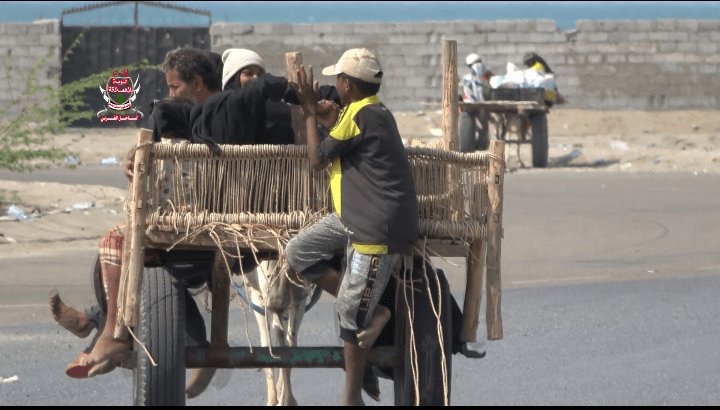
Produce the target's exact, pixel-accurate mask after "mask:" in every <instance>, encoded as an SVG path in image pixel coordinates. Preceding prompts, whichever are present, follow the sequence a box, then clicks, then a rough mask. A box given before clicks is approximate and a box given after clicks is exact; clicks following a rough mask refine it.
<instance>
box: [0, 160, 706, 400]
mask: <svg viewBox="0 0 720 410" xmlns="http://www.w3.org/2000/svg"><path fill="white" fill-rule="evenodd" d="M536 171H537V170H536ZM536 171H533V172H524V173H523V172H520V173H513V174H508V175H507V176H506V180H505V181H506V191H505V219H504V223H505V238H504V240H503V245H502V246H503V248H502V252H503V253H502V269H503V272H502V275H503V286H504V292H503V300H502V312H503V322H504V339H503V340H501V341H496V342H488V344H487V346H486V348H487V352H488V355H487V357H486V358H485V359H481V360H470V359H466V358H463V357H459V356H455V357H454V361H453V371H452V403H453V404H454V405H623V404H627V405H712V404H718V403H720V389H718V386H720V350H719V349H717V340H720V326H718V324H717V318H718V317H720V304H719V303H718V302H717V295H718V294H719V292H720V252H717V250H718V249H719V248H720V233H718V226H720V191H718V188H717V187H718V186H720V175H698V176H694V175H692V174H686V173H672V174H624V173H608V172H582V171H580V172H568V171H553V170H547V172H545V171H542V172H536ZM121 183H123V182H121ZM92 255H93V250H92V249H77V250H70V251H63V252H61V253H60V252H59V253H58V254H55V255H49V256H48V257H45V258H41V259H30V258H16V259H12V260H3V264H2V265H0V280H2V284H3V286H2V287H0V377H10V376H13V375H17V376H18V377H19V380H18V381H17V382H14V383H0V404H4V405H91V404H114V405H127V404H131V396H132V376H131V373H130V372H129V371H125V370H123V371H116V372H113V373H112V374H109V375H106V376H102V377H98V378H95V379H92V380H80V381H77V380H72V379H69V378H67V377H65V376H64V374H63V368H64V366H65V364H67V363H68V362H69V361H71V360H72V359H73V358H74V357H75V355H76V354H77V353H78V352H79V351H80V350H81V349H82V348H83V347H84V342H85V341H82V340H79V339H77V338H74V337H73V336H71V335H69V334H67V333H66V332H64V331H60V329H59V328H58V327H57V325H55V324H54V323H53V322H52V321H51V319H50V318H49V315H48V313H47V308H46V306H45V299H46V295H47V290H48V289H49V288H50V287H52V286H57V287H58V288H59V289H60V290H61V292H63V294H65V295H67V297H68V299H70V300H72V301H74V302H75V303H78V304H81V303H83V302H86V301H88V300H89V295H90V283H89V276H88V272H89V269H90V261H91V259H92ZM436 263H437V264H438V265H439V266H440V267H442V268H443V269H445V270H446V271H447V273H448V275H449V277H450V280H451V283H452V286H453V290H454V293H455V294H456V296H459V295H461V293H460V292H459V289H461V283H462V278H461V270H462V265H461V266H455V265H456V264H458V263H462V260H456V259H450V260H447V261H440V260H437V261H436ZM240 306H241V305H240V304H239V302H237V301H235V302H233V309H232V311H231V323H232V324H233V326H232V328H231V334H230V338H231V343H233V342H234V343H237V344H246V330H245V329H248V332H247V333H248V334H249V337H250V338H251V340H252V341H253V343H257V336H256V332H255V329H254V325H253V324H252V321H250V326H249V327H246V326H245V321H244V320H245V319H244V316H243V313H242V312H243V311H242V309H241V307H240ZM331 311H332V305H331V301H330V300H327V299H323V300H322V301H321V302H320V303H319V304H318V305H317V307H315V308H313V310H311V311H310V312H308V315H307V316H306V317H307V318H306V320H305V322H304V324H303V328H302V329H301V332H300V343H301V344H304V345H335V344H337V343H338V342H337V338H336V335H335V332H334V330H333V327H334V325H333V322H332V319H331V318H332V315H331ZM248 320H249V319H248ZM293 375H294V376H293V383H294V385H293V386H294V391H295V393H296V396H297V398H298V400H299V402H300V403H301V404H303V405H327V404H334V403H337V402H338V399H339V392H340V391H341V389H342V380H343V376H342V371H341V370H338V369H296V370H295V371H294V372H293ZM381 389H382V392H383V393H382V401H381V404H385V405H391V404H392V403H393V399H392V384H391V383H390V382H389V381H385V380H383V381H382V382H381ZM263 397H264V384H263V381H262V375H261V373H259V372H258V371H256V370H233V371H229V370H223V371H221V372H220V374H219V376H218V377H217V379H216V381H215V382H214V384H213V385H211V387H210V388H209V391H208V392H207V393H206V394H205V395H203V396H201V397H200V398H198V399H196V400H193V401H190V402H189V404H191V405H194V404H205V405H212V404H224V405H262V404H263V403H264V400H263ZM368 400H369V399H368ZM368 404H375V403H370V402H368Z"/></svg>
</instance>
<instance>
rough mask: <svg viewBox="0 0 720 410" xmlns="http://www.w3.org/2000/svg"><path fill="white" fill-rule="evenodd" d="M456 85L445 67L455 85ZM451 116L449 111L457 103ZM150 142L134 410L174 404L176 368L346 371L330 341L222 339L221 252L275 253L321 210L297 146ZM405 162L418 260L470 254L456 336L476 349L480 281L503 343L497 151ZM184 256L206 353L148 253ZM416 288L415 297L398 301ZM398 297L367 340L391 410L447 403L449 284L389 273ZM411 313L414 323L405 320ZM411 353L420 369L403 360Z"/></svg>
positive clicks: (135, 260)
mask: <svg viewBox="0 0 720 410" xmlns="http://www.w3.org/2000/svg"><path fill="white" fill-rule="evenodd" d="M443 47H444V48H443V55H444V58H445V59H446V60H447V63H446V64H447V65H448V66H449V67H450V68H449V69H448V71H447V72H451V71H452V70H453V67H454V64H455V57H454V56H455V51H454V50H455V47H456V46H455V43H454V42H446V43H445V44H444V45H443ZM448 50H449V51H448ZM295 63H297V64H299V62H298V61H297V60H296V61H295ZM456 76H457V73H456V70H455V79H454V81H455V83H457V81H456ZM452 81H453V80H452V79H450V78H448V81H447V84H450V83H451V82H452ZM450 86H451V85H450ZM455 103H456V102H455ZM451 110H452V111H454V112H455V113H457V107H451ZM452 111H450V112H452ZM455 115H457V114H455ZM452 121H455V126H456V125H457V122H456V117H453V115H452V114H451V115H449V116H448V121H447V122H446V125H447V127H448V128H447V129H449V130H450V134H452V133H453V125H452ZM455 129H456V128H455ZM150 140H151V132H150V131H149V130H140V131H139V134H138V147H139V148H138V150H137V152H136V155H135V164H134V174H133V184H132V192H131V199H130V201H129V205H130V206H129V209H130V215H129V219H128V227H129V228H128V234H127V235H128V236H127V237H126V242H125V243H126V246H125V249H126V251H127V252H126V254H125V255H124V263H123V272H122V279H121V294H120V316H119V319H118V327H117V328H116V332H115V334H116V337H119V336H122V335H123V334H125V333H126V332H127V331H128V330H132V332H133V334H134V335H135V336H136V337H137V340H136V343H135V347H134V355H133V357H134V359H133V360H131V361H130V362H129V363H128V364H127V366H128V367H130V368H132V369H133V371H134V401H135V404H140V405H183V404H185V394H184V389H185V369H186V368H192V367H216V368H248V367H253V368H266V367H337V368H341V367H343V355H342V348H341V347H339V346H312V347H291V348H273V349H272V351H271V350H270V349H268V348H259V347H254V348H252V349H250V348H249V347H244V346H230V345H229V344H228V314H229V302H230V298H229V293H230V284H231V272H229V271H228V267H229V265H230V264H229V263H228V255H230V256H229V258H230V259H232V258H233V257H237V256H240V257H245V256H248V255H251V254H253V255H255V256H257V257H258V258H260V259H263V258H267V259H273V258H277V257H278V255H279V254H280V252H281V250H282V245H283V243H284V241H285V240H287V239H288V238H290V237H291V236H292V235H294V233H296V232H297V231H298V230H299V229H301V228H302V227H303V226H305V225H307V224H308V223H310V222H311V221H312V220H313V219H315V218H318V217H320V216H322V215H324V214H326V213H327V212H328V209H329V198H328V195H329V191H328V185H327V184H328V178H327V177H328V175H327V172H326V171H315V170H312V169H311V167H310V166H309V164H308V161H307V159H306V151H305V150H306V147H305V146H304V145H290V146H221V148H222V153H221V154H219V155H216V154H213V153H212V152H211V151H210V150H209V149H208V147H207V146H205V145H202V144H189V143H178V144H168V143H151V142H150ZM448 140H450V141H451V140H452V135H450V138H448ZM408 155H409V158H410V161H411V164H412V167H413V171H414V177H415V184H416V189H417V195H418V202H419V215H418V216H419V221H420V229H421V235H422V237H423V239H422V240H421V241H420V242H419V245H418V251H417V252H418V254H419V255H425V256H428V255H429V256H463V257H466V258H467V262H468V263H467V271H466V288H465V294H464V299H463V301H464V302H463V308H462V324H461V326H462V329H461V334H460V339H461V340H462V341H463V342H473V341H476V338H477V327H478V319H479V312H480V302H481V290H482V289H483V281H484V276H485V275H487V283H486V289H487V295H488V296H487V308H486V314H487V334H488V338H489V339H490V340H498V339H501V338H502V319H501V314H500V299H501V285H500V244H501V240H502V232H503V230H502V208H503V207H502V204H503V180H504V143H503V142H502V141H493V142H492V143H491V146H490V149H489V150H488V151H482V152H474V153H461V152H457V151H451V150H441V149H427V148H409V149H408ZM208 175H214V176H215V177H214V178H210V179H209V178H207V176H208ZM274 175H282V178H274V177H273V176H274ZM218 176H220V177H218ZM163 181H172V182H173V183H172V184H171V185H172V186H173V188H174V189H169V190H164V189H158V187H162V186H166V185H163V183H162V182H163ZM221 191H222V192H221ZM169 248H172V251H168V249H169ZM183 252H188V254H192V255H203V252H204V255H206V256H207V255H209V262H210V264H209V265H208V266H210V272H209V273H208V274H207V277H206V279H209V281H210V283H211V285H210V288H211V290H212V295H213V297H212V313H211V340H210V346H209V347H186V346H185V336H184V329H185V323H184V320H185V317H184V315H183V309H184V299H183V298H184V295H185V292H184V288H183V286H184V282H183V280H182V278H178V277H177V276H178V275H176V274H174V270H173V268H172V267H171V266H169V265H170V263H165V262H162V263H156V264H154V265H148V264H147V263H146V256H148V255H160V256H163V255H164V256H165V260H166V261H167V260H173V255H175V257H177V258H179V259H180V260H182V257H178V256H177V255H179V254H182V253H183ZM160 259H162V257H161V258H160ZM207 260H208V259H207V258H206V261H207ZM423 266H425V265H423ZM413 284H414V285H415V288H416V291H415V293H414V296H413V297H408V290H409V289H411V288H412V285H413ZM410 293H413V292H412V291H410ZM395 294H396V301H397V303H396V308H395V312H394V316H393V320H391V322H393V323H394V328H393V329H392V333H393V338H394V339H393V340H394V344H393V345H390V346H377V345H376V347H374V348H373V349H372V350H371V352H370V354H369V357H368V362H369V364H371V365H374V366H376V367H378V368H380V369H385V372H386V373H390V377H392V379H393V380H394V385H395V403H396V404H398V405H411V404H415V405H449V404H450V379H451V377H450V376H451V369H452V367H451V362H452V353H451V348H452V327H453V324H452V323H451V311H450V303H449V302H450V299H451V298H450V289H449V286H448V284H447V281H446V280H445V278H444V277H443V275H442V274H441V273H438V272H437V271H434V270H433V269H430V270H429V271H424V270H422V269H420V270H416V271H413V274H412V276H411V277H404V278H402V277H401V278H398V285H397V288H396V293H395ZM435 313H437V316H436V314H435ZM413 315H415V317H422V318H423V320H412V317H413ZM408 318H410V320H408ZM438 327H440V328H441V329H442V332H441V334H442V337H438V336H437V335H438V331H437V330H438ZM456 327H457V324H456ZM411 335H413V336H414V337H411ZM423 335H432V336H428V337H422V336H423ZM413 354H417V356H415V357H416V360H417V366H411V364H410V362H411V355H413ZM443 378H445V380H443ZM416 381H419V384H416ZM416 388H417V391H416Z"/></svg>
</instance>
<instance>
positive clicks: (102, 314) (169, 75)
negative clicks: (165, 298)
mask: <svg viewBox="0 0 720 410" xmlns="http://www.w3.org/2000/svg"><path fill="white" fill-rule="evenodd" d="M216 57H217V58H219V55H216ZM213 58H214V57H213V56H212V55H211V54H209V53H207V52H204V51H201V50H196V49H190V48H186V49H176V50H173V51H170V52H169V53H168V54H167V56H166V59H165V62H164V64H163V71H164V72H165V80H166V82H167V85H168V89H169V91H170V92H169V94H170V98H167V99H163V100H161V101H158V102H155V103H154V104H153V107H152V110H153V111H152V113H151V114H150V116H151V119H152V120H151V122H152V128H153V131H154V133H153V139H154V140H156V141H159V140H160V138H161V137H172V138H185V139H188V138H190V127H189V123H188V118H189V115H190V111H191V109H192V106H193V105H194V104H197V103H201V102H202V101H204V100H206V99H207V98H208V97H209V96H210V95H212V94H213V93H215V92H217V91H219V90H220V82H219V78H218V74H217V62H218V61H219V60H215V61H213ZM132 152H133V151H132V150H131V153H132ZM125 173H126V175H128V177H129V178H131V177H132V176H131V173H132V160H131V158H128V162H127V163H126V166H125ZM124 235H125V228H124V224H120V225H117V226H114V227H113V228H111V229H110V230H109V231H108V232H107V233H106V234H105V235H104V236H103V237H102V238H101V240H100V246H99V265H100V282H101V284H102V287H103V289H102V291H101V292H96V294H104V296H105V301H104V302H105V303H104V304H103V305H104V306H103V307H104V309H103V308H100V307H99V306H93V307H91V308H89V309H86V311H85V312H79V311H77V310H75V309H74V308H72V307H70V306H67V305H65V304H64V303H63V302H62V300H61V299H60V296H59V295H58V294H57V293H53V294H51V295H50V310H51V313H52V315H53V318H54V319H55V321H57V322H58V323H59V324H60V325H61V326H62V327H64V328H65V329H67V330H69V331H70V332H72V333H73V334H75V335H77V336H79V337H87V336H89V334H90V333H91V332H92V329H93V327H96V328H97V329H98V332H97V334H96V336H95V339H94V340H93V342H92V344H91V345H90V346H89V347H88V348H87V349H86V350H85V351H83V352H82V353H81V354H80V356H79V357H78V358H77V359H75V361H73V362H72V363H71V364H69V365H68V366H67V367H66V369H65V372H66V374H67V375H68V376H70V377H74V378H86V377H92V376H95V375H97V374H102V373H107V372H109V371H111V370H113V369H114V368H115V367H117V366H118V365H120V363H121V362H122V361H123V360H124V359H125V357H126V356H127V353H128V352H129V351H130V350H131V347H132V343H131V342H130V341H129V340H118V339H115V338H114V330H115V323H116V320H117V306H118V304H117V296H118V292H119V288H120V273H121V271H122V266H121V264H122V249H123V244H124Z"/></svg>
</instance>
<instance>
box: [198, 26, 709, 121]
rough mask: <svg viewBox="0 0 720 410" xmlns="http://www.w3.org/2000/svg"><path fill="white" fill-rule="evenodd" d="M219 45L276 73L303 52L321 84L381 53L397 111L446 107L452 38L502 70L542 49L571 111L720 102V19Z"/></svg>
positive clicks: (283, 32)
mask: <svg viewBox="0 0 720 410" xmlns="http://www.w3.org/2000/svg"><path fill="white" fill-rule="evenodd" d="M210 33H211V38H212V49H213V50H214V51H218V52H222V51H224V50H225V49H227V48H230V47H243V48H251V49H254V50H256V51H258V52H259V53H260V54H261V55H262V56H263V58H264V59H265V60H266V62H267V64H268V68H269V70H270V71H271V72H274V73H284V72H285V62H284V53H285V52H287V51H300V52H302V53H303V60H304V61H305V63H306V64H313V65H314V66H315V67H317V69H316V70H315V74H316V78H318V79H319V80H320V81H321V83H322V82H325V83H329V82H331V81H332V79H327V78H323V77H322V76H320V75H319V68H321V67H323V66H326V65H329V64H333V63H334V62H335V61H336V60H337V58H338V57H339V56H340V55H341V54H342V52H343V51H344V50H346V49H348V48H352V47H358V46H366V47H369V48H372V49H374V50H375V51H376V52H377V54H378V56H379V58H380V61H381V64H382V65H383V68H384V69H385V77H384V80H383V83H384V84H383V88H382V91H381V93H380V95H381V97H382V98H383V100H384V101H385V102H386V104H387V105H388V106H389V107H390V108H391V109H393V110H409V109H413V110H414V109H424V108H427V107H433V106H434V107H439V102H440V99H441V96H442V90H441V86H442V67H441V54H442V41H443V40H456V41H457V44H458V71H459V76H462V75H464V74H466V73H467V72H468V69H467V68H466V67H465V66H464V57H465V56H466V55H467V54H469V53H471V52H476V53H478V54H480V55H481V56H482V57H483V61H484V62H485V65H486V66H487V67H488V68H490V69H492V70H493V71H495V72H496V73H499V74H500V73H505V72H506V63H507V62H513V63H515V64H517V65H520V63H521V61H520V60H521V58H522V56H523V54H525V53H526V52H528V51H535V52H537V53H539V54H540V55H542V56H543V57H544V58H545V60H546V61H547V62H548V64H550V66H551V67H552V69H553V71H554V72H555V75H556V81H557V83H558V87H559V89H560V92H561V93H562V94H563V95H564V96H565V97H566V98H567V99H568V104H567V105H565V106H566V107H568V108H584V109H609V110H623V109H636V110H670V109H718V108H720V81H718V80H717V73H720V53H718V48H719V47H720V20H677V19H661V20H641V21H638V20H613V21H595V20H580V21H578V23H577V27H576V28H575V29H574V30H567V31H563V30H559V29H558V28H557V26H556V25H555V22H554V21H553V20H496V21H450V22H422V23H371V24H355V23H353V24H257V25H249V24H228V23H220V24H215V25H213V26H212V27H211V30H210Z"/></svg>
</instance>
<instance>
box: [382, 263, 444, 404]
mask: <svg viewBox="0 0 720 410" xmlns="http://www.w3.org/2000/svg"><path fill="white" fill-rule="evenodd" d="M418 265H419V266H416V268H415V270H414V271H413V279H415V280H416V282H415V286H414V287H415V289H417V290H418V291H416V292H411V291H410V289H408V291H407V292H405V291H404V290H403V286H402V285H400V284H398V290H397V292H396V305H395V313H396V317H395V318H396V321H395V346H396V348H398V349H401V351H402V353H401V354H400V358H401V359H402V362H401V363H400V364H399V366H398V367H396V368H394V369H393V379H394V382H395V383H394V384H395V405H396V406H410V405H420V406H443V405H450V383H451V380H452V297H451V294H450V287H449V285H448V283H447V280H446V279H445V276H444V275H443V273H442V271H440V270H435V271H433V269H432V268H431V267H430V266H429V265H426V266H427V280H426V279H424V278H423V276H422V275H423V269H422V264H418ZM435 278H437V279H438V281H436V280H435ZM438 282H439V285H440V286H439V289H438ZM428 284H429V288H430V293H431V295H432V301H433V304H434V306H435V307H436V309H438V308H439V309H440V323H441V325H442V336H443V343H442V344H441V343H440V341H439V340H438V332H437V320H436V319H435V314H434V313H433V310H432V306H431V304H430V298H429V296H428V294H427V286H428ZM404 293H407V297H406V296H405V295H404ZM410 293H414V296H411V295H410ZM438 294H439V295H441V297H438ZM413 298H414V300H413ZM406 300H407V301H406ZM440 302H442V306H440ZM408 305H409V306H408ZM408 307H409V310H410V312H413V314H414V318H415V320H413V321H412V324H409V323H408V316H407V315H408ZM413 307H414V309H413ZM419 318H422V319H419ZM411 326H412V330H413V332H414V337H415V340H414V346H413V343H412V341H411V339H410V337H411V333H410V331H411ZM413 349H415V351H417V356H413V355H412V354H411V352H412V351H413ZM413 362H414V363H415V365H413ZM443 363H445V369H443ZM444 380H445V382H444ZM445 383H446V384H445ZM445 387H447V396H446V394H445ZM416 392H417V395H416ZM416 396H417V397H416Z"/></svg>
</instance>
